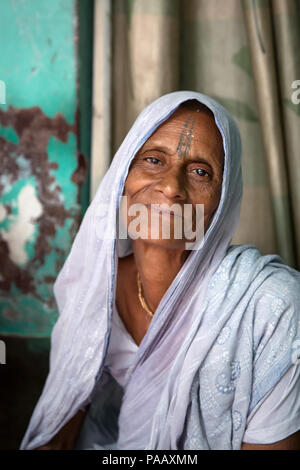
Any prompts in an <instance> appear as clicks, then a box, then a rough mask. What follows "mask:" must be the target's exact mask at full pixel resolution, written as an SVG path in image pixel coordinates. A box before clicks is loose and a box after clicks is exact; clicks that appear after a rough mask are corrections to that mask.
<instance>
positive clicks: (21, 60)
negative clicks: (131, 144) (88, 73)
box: [0, 0, 89, 338]
mask: <svg viewBox="0 0 300 470" xmlns="http://www.w3.org/2000/svg"><path fill="white" fill-rule="evenodd" d="M88 3H89V2H88ZM80 9H81V11H82V5H81V6H80ZM1 23H2V25H5V27H1V29H0V45H1V54H0V80H3V81H4V83H5V85H6V104H1V105H0V334H1V335H12V334H13V335H20V336H23V337H24V336H28V337H41V338H42V337H49V336H50V334H51V330H52V327H53V325H54V323H55V321H56V319H57V310H56V305H55V300H54V297H53V283H54V281H55V279H56V276H57V274H58V272H59V270H60V268H61V267H62V264H63V262H64V260H65V258H66V256H67V254H68V252H69V250H70V247H71V244H72V241H73V239H74V236H75V234H76V232H77V230H78V226H79V223H80V220H81V217H82V214H83V212H84V211H85V209H86V204H87V202H88V197H87V194H88V185H87V170H88V160H89V159H88V143H87V142H88V139H89V136H87V135H84V136H83V134H82V128H81V127H82V122H83V121H82V113H81V107H84V109H85V110H87V107H88V104H87V103H86V102H85V103H81V101H80V96H79V88H80V86H84V85H86V83H85V82H84V80H82V76H80V73H79V72H80V64H79V55H78V51H79V46H78V43H79V26H78V4H77V2H76V1H75V0H51V2H49V1H48V0H31V1H26V2H24V1H23V0H10V1H8V0H7V1H5V2H4V1H2V2H1ZM85 131H88V126H86V125H85ZM83 141H84V142H85V149H83V146H82V142H83Z"/></svg>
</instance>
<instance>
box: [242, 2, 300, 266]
mask: <svg viewBox="0 0 300 470" xmlns="http://www.w3.org/2000/svg"><path fill="white" fill-rule="evenodd" d="M242 5H243V11H244V17H245V25H246V30H247V34H248V40H249V46H250V52H251V60H252V64H253V73H254V81H255V89H256V94H257V101H258V110H259V117H260V123H261V131H262V137H263V144H264V151H265V157H266V161H267V164H268V171H269V184H270V189H271V194H272V207H273V213H274V221H275V229H276V238H277V247H278V252H279V254H280V255H281V256H282V257H283V259H284V260H285V261H286V262H287V263H288V264H290V265H294V260H295V250H294V240H293V231H292V227H293V222H292V214H291V206H290V198H289V185H288V169H287V158H286V148H285V137H284V127H283V123H282V114H281V102H280V82H279V76H278V69H277V65H276V63H277V62H276V61H277V57H276V44H275V37H274V31H273V18H272V4H271V2H270V1H268V0H242Z"/></svg>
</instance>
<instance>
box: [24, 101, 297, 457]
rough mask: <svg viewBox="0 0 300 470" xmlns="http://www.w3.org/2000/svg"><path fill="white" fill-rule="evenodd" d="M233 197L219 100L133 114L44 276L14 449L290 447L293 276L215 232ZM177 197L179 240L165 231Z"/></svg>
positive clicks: (230, 154)
mask: <svg viewBox="0 0 300 470" xmlns="http://www.w3.org/2000/svg"><path fill="white" fill-rule="evenodd" d="M122 196H126V204H127V210H126V211H124V210H123V209H122V207H123V206H122V204H121V203H120V201H121V199H122V201H123V199H124V198H122ZM241 196H242V179H241V161H240V137H239V132H238V130H237V127H236V125H235V123H234V121H233V120H232V118H231V116H230V115H229V114H228V112H227V111H226V110H225V109H224V108H223V107H222V106H220V105H219V104H218V103H216V102H215V101H214V100H212V99H210V98H208V97H207V96H205V95H202V94H199V93H194V92H176V93H171V94H168V95H165V96H163V97H161V98H159V99H158V100H156V101H155V102H154V103H152V104H151V105H149V106H148V107H147V108H146V109H145V110H144V111H143V112H142V113H141V114H140V116H139V117H138V119H137V120H136V122H135V123H134V125H133V127H132V128H131V130H130V132H129V133H128V135H127V137H126V138H125V140H124V142H123V144H122V145H121V147H120V149H119V151H118V152H117V154H116V155H115V157H114V159H113V161H112V164H111V166H110V169H109V170H108V172H107V174H106V175H105V177H104V179H103V181H102V182H101V184H100V187H99V189H98V192H97V194H96V196H95V198H94V200H93V202H92V203H91V205H90V207H89V208H88V211H87V213H86V215H85V218H84V220H83V222H82V225H81V227H80V230H79V233H78V234H77V236H76V239H75V241H74V244H73V247H72V250H71V253H70V255H69V257H68V259H67V261H66V263H65V265H64V267H63V269H62V271H61V273H60V274H59V276H58V278H57V281H56V284H55V286H54V292H55V295H56V300H57V304H58V307H59V311H60V316H59V318H58V321H57V323H56V325H55V326H54V329H53V333H52V343H51V354H50V372H49V375H48V378H47V381H46V384H45V387H44V390H43V393H42V395H41V397H40V400H39V402H38V403H37V406H36V408H35V410H34V413H33V416H32V418H31V421H30V424H29V427H28V430H27V432H26V435H25V436H24V439H23V441H22V444H21V448H22V449H36V448H41V449H64V448H77V449H149V450H150V449H164V450H167V449H199V450H201V449H260V448H266V449H273V448H280V449H299V448H300V446H299V440H300V439H299V432H298V430H299V429H300V393H299V384H300V381H299V364H298V363H299V359H297V353H298V351H299V344H300V336H299V312H300V295H299V293H300V275H299V273H298V272H297V271H295V270H293V269H291V268H289V267H288V266H286V265H284V264H283V263H282V261H281V260H280V258H279V257H278V256H276V255H268V256H262V255H261V254H260V253H259V251H258V250H257V249H256V248H255V247H253V246H249V245H246V246H232V245H230V241H231V239H232V236H233V234H234V232H235V229H236V226H237V222H238V218H239V210H240V203H241ZM136 204H139V205H140V206H141V205H142V206H143V207H144V208H146V209H145V210H146V213H145V212H144V213H143V214H144V215H143V217H141V218H140V219H139V225H140V227H139V230H136V231H134V225H132V227H133V228H132V227H131V228H130V224H132V222H133V221H134V211H131V210H130V209H132V208H133V207H134V206H135V205H136ZM154 204H158V205H161V207H164V209H163V211H162V212H160V213H158V220H159V222H160V226H159V230H158V236H153V232H152V226H151V224H152V216H153V211H152V207H153V205H154ZM162 205H163V206H162ZM188 205H189V206H190V207H191V208H192V211H191V212H190V213H189V214H190V215H191V217H190V218H191V220H190V221H189V223H190V229H191V230H190V233H193V234H194V236H193V237H194V238H190V239H189V238H188V237H187V236H186V232H184V233H182V236H181V237H178V236H177V235H176V234H177V232H178V230H177V232H176V229H178V227H179V228H181V229H182V228H183V226H184V224H185V222H186V220H187V219H188V213H187V215H186V213H185V211H184V208H185V207H186V206H188ZM135 207H136V206H135ZM197 207H204V215H203V218H202V219H201V217H200V218H197ZM176 208H177V209H176ZM178 208H179V209H182V210H178ZM156 212H157V206H156ZM147 216H149V217H147ZM167 218H168V220H169V221H170V232H169V236H168V237H165V236H163V235H164V233H163V230H162V227H163V220H165V219H167ZM156 220H157V219H156ZM201 222H202V226H203V232H204V237H203V238H200V239H198V238H197V233H198V229H199V227H197V226H201ZM122 224H124V225H125V228H126V229H127V232H126V233H128V235H129V236H128V237H121V236H120V232H121V229H122ZM152 225H153V224H152ZM200 228H201V227H200ZM134 232H135V233H134ZM136 232H137V233H136ZM138 232H139V233H140V234H142V233H143V234H144V236H137V234H138ZM181 232H183V231H181ZM200 232H201V230H200ZM191 239H192V242H193V243H190V244H188V243H187V242H188V241H190V240H191ZM191 246H192V249H191ZM84 409H85V410H86V411H84Z"/></svg>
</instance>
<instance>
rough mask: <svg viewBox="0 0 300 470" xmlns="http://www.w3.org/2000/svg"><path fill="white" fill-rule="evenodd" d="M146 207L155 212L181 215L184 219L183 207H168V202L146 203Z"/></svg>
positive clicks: (174, 215)
mask: <svg viewBox="0 0 300 470" xmlns="http://www.w3.org/2000/svg"><path fill="white" fill-rule="evenodd" d="M146 207H147V208H148V209H150V210H151V211H153V212H156V213H159V214H161V215H163V214H165V215H168V216H170V217H179V218H181V219H182V216H183V214H182V210H181V208H177V209H176V208H175V209H171V210H170V209H167V208H166V204H158V203H157V204H146Z"/></svg>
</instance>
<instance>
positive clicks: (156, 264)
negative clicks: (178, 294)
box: [132, 240, 188, 312]
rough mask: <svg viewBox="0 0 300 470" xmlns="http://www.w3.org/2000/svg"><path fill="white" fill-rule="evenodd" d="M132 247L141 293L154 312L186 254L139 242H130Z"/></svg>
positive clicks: (181, 250)
mask: <svg viewBox="0 0 300 470" xmlns="http://www.w3.org/2000/svg"><path fill="white" fill-rule="evenodd" d="M132 245H133V255H134V261H135V264H136V268H137V270H138V272H139V274H140V279H141V283H142V293H143V296H144V298H145V300H146V302H147V305H148V307H149V308H150V309H151V310H152V311H153V312H154V311H155V310H156V309H157V307H158V304H159V303H160V301H161V299H162V297H163V296H164V294H165V292H166V291H167V289H168V288H169V286H170V285H171V284H172V282H173V280H174V278H175V277H176V275H177V273H178V272H179V270H180V269H181V267H182V265H183V264H184V262H185V260H186V258H187V256H188V252H187V251H185V250H184V249H170V248H165V247H162V246H159V245H156V244H154V243H153V244H151V243H145V242H143V241H141V240H134V241H132Z"/></svg>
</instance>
